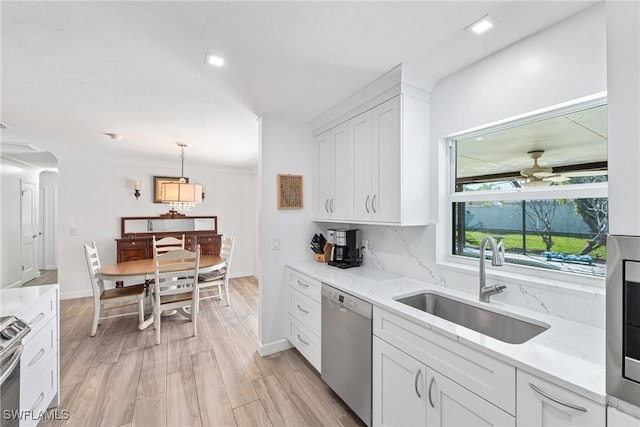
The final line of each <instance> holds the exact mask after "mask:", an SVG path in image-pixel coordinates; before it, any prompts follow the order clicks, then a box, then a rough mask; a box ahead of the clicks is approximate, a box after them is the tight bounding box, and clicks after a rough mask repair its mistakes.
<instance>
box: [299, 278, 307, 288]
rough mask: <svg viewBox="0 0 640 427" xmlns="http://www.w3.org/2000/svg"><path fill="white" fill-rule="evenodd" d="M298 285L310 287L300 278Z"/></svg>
mask: <svg viewBox="0 0 640 427" xmlns="http://www.w3.org/2000/svg"><path fill="white" fill-rule="evenodd" d="M298 285H300V286H302V287H303V288H308V287H309V285H307V284H306V283H303V282H301V281H300V280H298Z"/></svg>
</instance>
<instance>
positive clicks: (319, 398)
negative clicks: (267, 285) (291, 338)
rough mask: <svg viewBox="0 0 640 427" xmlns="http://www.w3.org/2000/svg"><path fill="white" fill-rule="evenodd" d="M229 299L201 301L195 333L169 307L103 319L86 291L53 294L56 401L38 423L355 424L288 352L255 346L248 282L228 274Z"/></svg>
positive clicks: (254, 294) (254, 310)
mask: <svg viewBox="0 0 640 427" xmlns="http://www.w3.org/2000/svg"><path fill="white" fill-rule="evenodd" d="M229 287H230V298H231V305H230V306H229V307H227V306H225V305H224V303H223V302H221V301H218V300H217V299H209V300H204V301H202V302H201V307H200V318H199V321H198V336H197V337H192V332H193V329H192V324H191V322H190V321H189V320H188V319H186V318H185V317H182V316H181V315H179V314H175V315H173V316H168V317H164V318H163V319H162V327H161V331H162V343H161V344H160V345H155V344H154V343H155V330H154V329H153V327H150V328H149V329H148V330H145V331H138V330H137V317H136V316H128V317H120V318H115V319H107V320H103V321H102V324H101V325H100V326H99V327H98V334H97V335H96V336H95V337H90V336H89V332H90V329H91V321H92V310H93V302H92V299H91V298H81V299H74V300H63V301H60V352H61V357H60V359H61V360H60V365H61V375H60V386H61V405H60V406H59V407H58V408H57V410H58V413H60V412H59V411H61V410H68V411H69V415H70V419H69V420H65V421H43V422H42V423H41V424H40V426H49V425H55V424H59V425H63V426H82V427H89V426H115V427H120V426H154V427H155V426H200V425H202V426H236V425H237V426H363V425H364V424H363V423H362V422H361V421H360V420H359V419H358V418H357V416H356V415H354V414H353V413H352V412H351V411H350V410H349V409H348V408H347V407H346V406H345V404H344V403H343V402H342V401H341V400H340V398H338V397H337V395H336V394H335V393H333V391H331V389H329V387H328V386H327V385H326V384H325V383H324V382H323V381H322V380H321V379H320V376H319V375H318V373H317V372H316V371H315V370H314V369H313V368H312V367H311V366H310V365H309V364H308V363H307V362H306V361H305V360H304V359H303V358H302V356H301V355H300V354H299V353H298V352H297V351H296V350H287V351H283V352H280V353H276V354H273V355H271V356H268V357H265V358H262V357H260V356H259V355H258V353H257V352H256V348H257V336H258V285H257V281H256V279H254V278H240V279H233V280H232V281H231V283H230V286H229Z"/></svg>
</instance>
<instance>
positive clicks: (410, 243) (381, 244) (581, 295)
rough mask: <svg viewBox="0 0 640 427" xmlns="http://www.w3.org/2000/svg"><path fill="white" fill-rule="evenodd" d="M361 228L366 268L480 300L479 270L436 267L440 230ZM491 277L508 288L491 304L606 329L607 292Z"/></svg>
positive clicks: (496, 296) (533, 279)
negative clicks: (437, 234) (473, 296)
mask: <svg viewBox="0 0 640 427" xmlns="http://www.w3.org/2000/svg"><path fill="white" fill-rule="evenodd" d="M339 227H344V225H340V226H339ZM327 228H333V227H332V226H331V225H327V226H325V227H323V232H326V229H327ZM351 228H356V226H351ZM357 228H358V229H359V230H360V231H361V233H362V238H363V239H367V240H368V243H369V249H368V251H367V252H366V253H365V254H364V260H363V265H364V266H366V267H369V268H371V269H375V270H378V271H384V272H389V273H395V274H399V275H402V276H406V277H410V278H413V279H417V280H421V281H426V282H429V283H433V284H436V285H439V286H443V287H446V288H451V289H455V290H458V291H462V292H467V293H470V294H473V295H475V294H477V292H478V275H477V274H478V273H477V269H472V270H471V271H469V270H468V269H464V268H463V269H454V268H446V269H445V268H442V267H441V266H438V265H436V262H435V259H436V256H435V227H433V226H427V227H392V226H381V225H358V226H357ZM487 274H488V276H487V281H488V282H489V284H504V285H506V286H507V289H506V290H505V291H504V292H502V293H500V294H497V295H494V296H492V297H491V298H492V300H495V301H499V302H503V303H506V304H510V305H514V306H517V307H522V308H526V309H528V310H533V311H537V312H540V313H543V314H547V315H551V316H555V317H559V318H562V319H566V320H571V321H574V322H578V323H582V324H586V325H589V326H593V327H596V328H601V329H604V327H605V289H604V287H602V288H596V287H593V286H588V285H585V286H580V285H576V284H559V283H553V282H549V281H544V280H541V279H539V278H537V277H530V278H529V277H519V278H510V277H503V276H502V275H501V276H500V277H498V276H495V277H493V276H492V271H491V267H489V269H488V270H487Z"/></svg>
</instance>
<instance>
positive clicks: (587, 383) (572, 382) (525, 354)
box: [288, 261, 606, 405]
mask: <svg viewBox="0 0 640 427" xmlns="http://www.w3.org/2000/svg"><path fill="white" fill-rule="evenodd" d="M288 266H289V267H290V268H292V269H294V270H297V271H299V272H301V273H304V274H306V275H308V276H311V277H313V278H315V279H317V280H320V281H321V282H323V283H327V284H329V285H332V286H335V287H336V288H339V289H341V290H343V291H345V292H347V293H350V294H352V295H354V296H356V297H359V298H362V299H364V300H367V301H369V302H371V303H372V304H373V305H374V306H377V307H380V308H383V309H385V310H388V311H390V312H393V313H394V314H396V315H399V316H401V317H403V318H405V319H407V320H409V321H411V322H414V323H416V324H418V325H421V326H423V327H425V328H428V329H430V330H432V331H434V332H437V333H439V334H441V335H443V336H447V337H449V338H451V339H453V340H455V341H458V342H460V343H463V344H465V345H467V346H469V347H472V348H474V349H476V350H479V351H482V352H483V353H486V354H488V355H490V356H492V357H494V358H497V359H499V360H502V361H504V362H506V363H509V364H511V365H513V366H515V367H516V368H519V369H522V370H524V371H527V372H529V373H531V374H534V375H537V376H539V377H541V378H544V379H547V380H549V381H551V382H553V383H556V384H558V385H560V386H562V387H565V388H567V389H569V390H571V391H573V392H575V393H578V394H580V395H582V396H584V397H587V398H589V399H592V400H594V401H596V402H598V403H601V404H603V405H604V404H606V393H605V368H604V366H605V331H604V330H603V329H599V328H594V327H592V326H587V325H583V324H581V323H576V322H571V321H568V320H564V319H560V318H557V317H553V316H548V315H544V314H541V313H538V312H534V311H531V310H526V309H523V308H519V307H516V306H512V305H507V304H503V303H499V302H493V301H492V302H490V303H481V302H478V298H477V296H473V295H470V294H468V293H464V292H458V291H455V290H452V289H449V288H445V287H443V286H437V285H434V284H430V283H426V282H421V281H417V280H414V279H410V278H407V277H402V276H400V275H395V274H391V273H386V272H381V271H378V270H374V269H370V268H365V267H358V268H351V269H347V270H341V269H338V268H335V267H331V266H329V265H327V264H324V263H319V262H315V261H300V262H293V263H289V264H288ZM426 290H429V291H436V292H437V293H440V294H442V295H446V296H450V297H453V298H454V299H457V300H461V301H464V302H467V303H470V304H472V305H476V306H479V307H488V308H490V309H491V310H492V311H495V312H498V313H501V314H507V315H511V316H515V317H520V318H522V317H525V318H529V319H532V320H533V321H534V323H540V322H544V323H546V324H548V325H550V328H549V329H548V330H546V331H544V332H543V333H541V334H540V335H538V336H536V337H534V338H532V339H531V340H529V341H527V342H525V343H523V344H508V343H504V342H502V341H499V340H497V339H494V338H491V337H488V336H486V335H483V334H481V333H479V332H475V331H473V330H471V329H467V328H465V327H462V326H459V325H457V324H455V323H452V322H449V321H447V320H444V319H441V318H439V317H436V316H434V315H431V314H429V313H425V312H422V311H420V310H417V309H415V308H412V307H410V306H407V305H405V304H402V303H399V302H397V301H395V300H394V298H398V297H402V296H408V295H412V294H416V293H420V292H424V291H426Z"/></svg>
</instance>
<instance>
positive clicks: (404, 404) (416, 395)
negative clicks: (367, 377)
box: [373, 336, 515, 427]
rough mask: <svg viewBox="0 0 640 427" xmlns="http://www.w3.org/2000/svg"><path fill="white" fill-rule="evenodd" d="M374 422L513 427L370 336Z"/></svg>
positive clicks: (509, 421) (466, 393)
mask: <svg viewBox="0 0 640 427" xmlns="http://www.w3.org/2000/svg"><path fill="white" fill-rule="evenodd" d="M373 425H376V426H433V427H437V426H443V427H444V426H452V427H453V426H515V418H514V417H513V416H511V415H510V414H508V413H506V412H505V411H503V410H501V409H500V408H498V407H496V406H494V405H493V404H491V403H489V402H488V401H486V400H484V399H482V398H481V397H479V396H477V395H476V394H474V393H472V392H470V391H469V390H467V389H466V388H464V387H462V386H460V385H459V384H457V383H455V382H453V381H452V380H450V379H449V378H447V377H445V376H444V375H442V374H440V373H438V372H436V371H435V370H433V369H431V368H428V367H427V366H426V365H424V364H423V363H421V362H420V361H418V360H416V359H414V358H413V357H411V356H409V355H408V354H406V353H404V352H403V351H401V350H399V349H398V348H396V347H394V346H393V345H391V344H389V343H387V342H386V341H383V340H381V339H380V338H378V337H376V336H374V337H373Z"/></svg>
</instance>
